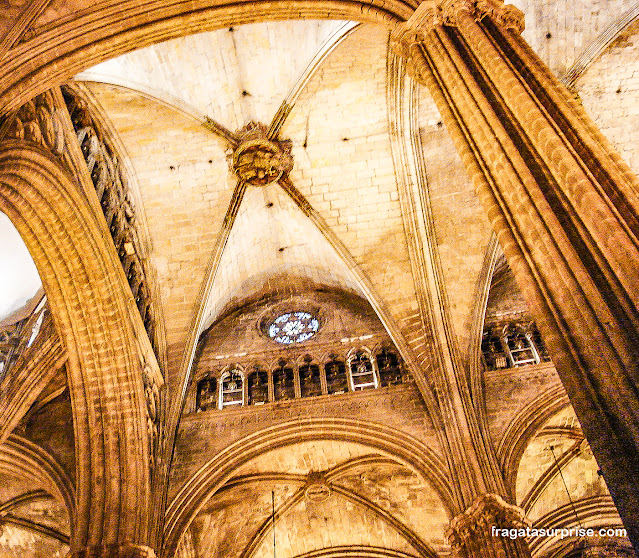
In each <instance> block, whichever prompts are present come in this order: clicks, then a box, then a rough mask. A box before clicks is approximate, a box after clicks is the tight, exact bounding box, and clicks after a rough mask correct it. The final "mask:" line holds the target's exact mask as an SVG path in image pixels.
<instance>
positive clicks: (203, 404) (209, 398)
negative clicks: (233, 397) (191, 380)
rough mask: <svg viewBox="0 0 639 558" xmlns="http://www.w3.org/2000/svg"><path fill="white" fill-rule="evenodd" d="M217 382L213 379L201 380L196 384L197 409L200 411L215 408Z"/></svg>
mask: <svg viewBox="0 0 639 558" xmlns="http://www.w3.org/2000/svg"><path fill="white" fill-rule="evenodd" d="M217 400H218V395H217V380H216V379H215V378H212V377H211V378H209V377H207V378H203V379H202V380H200V381H199V382H198V383H197V408H198V410H200V411H206V410H207V409H213V408H216V407H217Z"/></svg>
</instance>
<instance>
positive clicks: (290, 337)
mask: <svg viewBox="0 0 639 558" xmlns="http://www.w3.org/2000/svg"><path fill="white" fill-rule="evenodd" d="M319 325H320V324H319V320H318V319H317V317H316V316H313V315H312V314H309V313H308V312H286V313H284V314H281V315H279V316H278V317H277V318H275V319H274V320H273V321H272V322H271V323H270V324H269V326H268V329H267V332H268V335H269V337H270V338H271V339H273V340H274V341H277V342H278V343H282V344H284V345H291V344H293V343H303V342H304V341H308V340H309V339H310V338H311V337H313V335H315V334H316V333H317V332H318V330H319Z"/></svg>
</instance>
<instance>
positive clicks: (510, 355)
mask: <svg viewBox="0 0 639 558" xmlns="http://www.w3.org/2000/svg"><path fill="white" fill-rule="evenodd" d="M481 350H482V355H483V358H484V364H485V366H486V368H487V369H488V370H500V369H505V368H514V367H518V366H526V365H531V364H539V363H540V362H546V361H549V360H550V357H549V356H548V351H547V350H546V347H545V346H544V343H543V340H542V338H541V334H540V333H539V330H538V329H537V326H536V325H535V323H534V322H528V323H522V322H509V323H506V324H504V323H500V324H494V325H491V326H486V327H485V328H484V335H483V338H482V344H481Z"/></svg>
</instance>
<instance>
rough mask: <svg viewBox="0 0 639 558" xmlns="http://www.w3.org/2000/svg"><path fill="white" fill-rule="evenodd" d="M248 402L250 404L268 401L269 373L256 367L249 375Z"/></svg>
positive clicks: (260, 403)
mask: <svg viewBox="0 0 639 558" xmlns="http://www.w3.org/2000/svg"><path fill="white" fill-rule="evenodd" d="M247 383H248V402H249V405H262V404H263V403H266V402H268V373H267V372H266V371H265V370H261V369H260V368H259V367H257V366H256V367H255V368H254V369H253V372H251V373H250V374H249V375H248V379H247Z"/></svg>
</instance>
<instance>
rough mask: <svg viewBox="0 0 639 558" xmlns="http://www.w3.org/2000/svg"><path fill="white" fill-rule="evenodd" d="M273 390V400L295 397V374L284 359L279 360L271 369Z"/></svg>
mask: <svg viewBox="0 0 639 558" xmlns="http://www.w3.org/2000/svg"><path fill="white" fill-rule="evenodd" d="M273 392H274V395H275V401H285V400H287V399H294V398H295V374H294V372H293V368H292V367H291V366H289V365H288V364H287V363H286V361H283V360H281V361H280V362H279V366H278V367H277V368H276V369H275V370H273Z"/></svg>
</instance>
